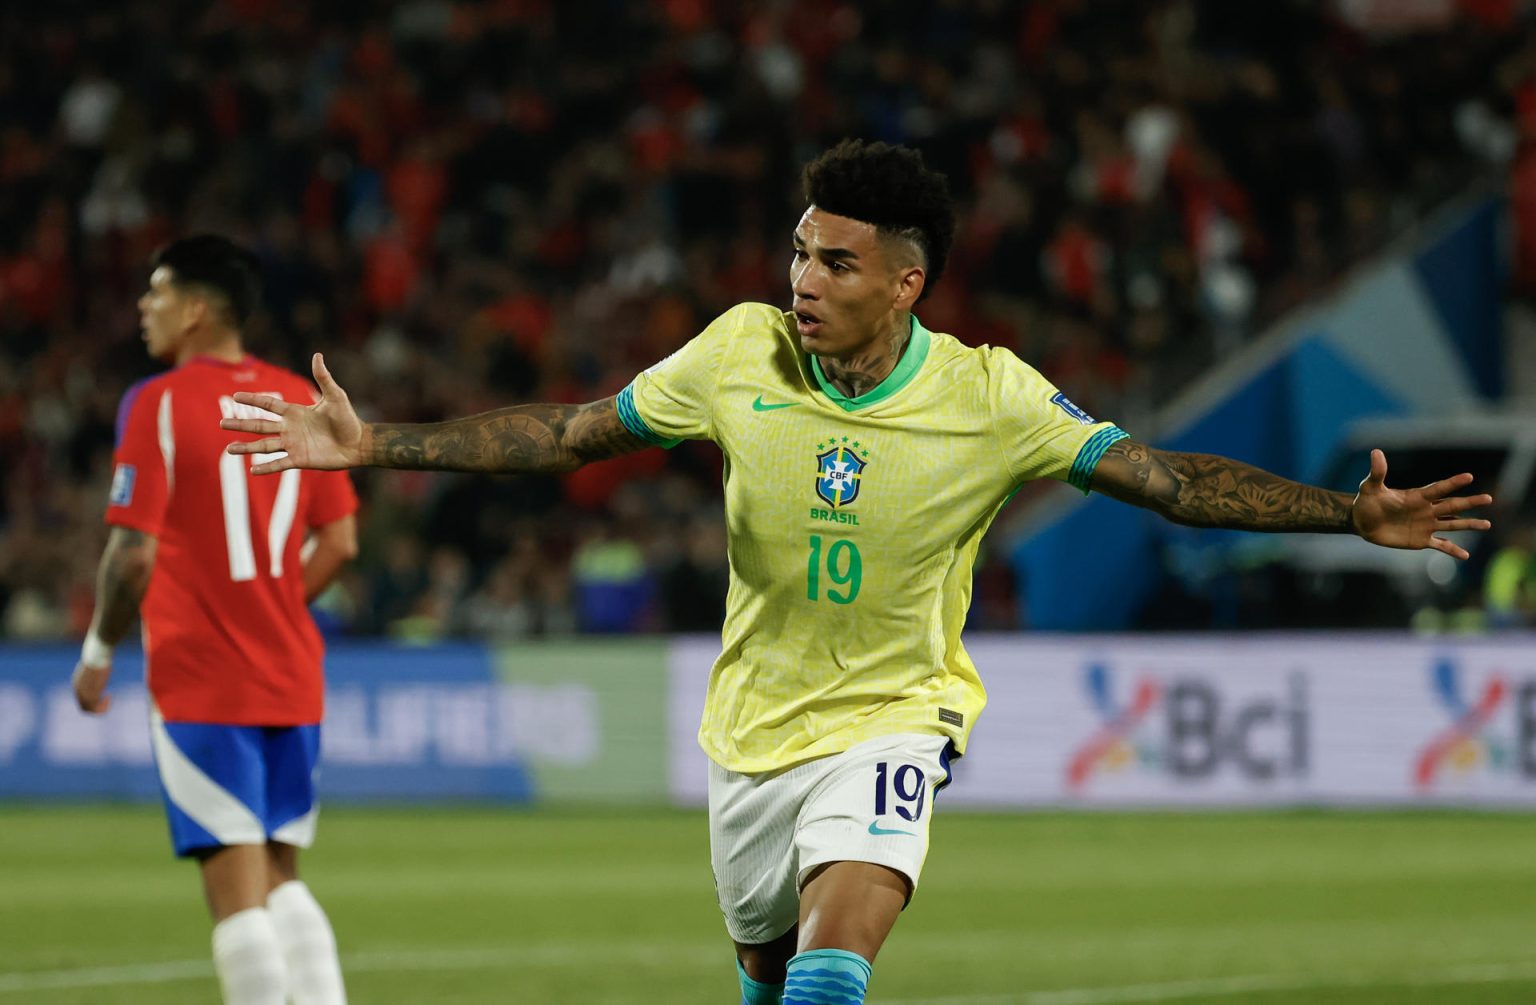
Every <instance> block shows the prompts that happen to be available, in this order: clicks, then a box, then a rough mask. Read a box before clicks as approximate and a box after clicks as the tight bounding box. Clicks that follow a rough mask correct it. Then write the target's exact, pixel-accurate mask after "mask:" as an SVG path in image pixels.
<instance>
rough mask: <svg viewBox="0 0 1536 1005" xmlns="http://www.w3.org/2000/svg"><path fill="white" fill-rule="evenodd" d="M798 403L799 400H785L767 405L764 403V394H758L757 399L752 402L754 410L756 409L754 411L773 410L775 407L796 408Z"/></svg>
mask: <svg viewBox="0 0 1536 1005" xmlns="http://www.w3.org/2000/svg"><path fill="white" fill-rule="evenodd" d="M798 404H800V402H798V401H785V402H781V403H779V404H776V405H767V404H764V403H763V396H762V395H758V396H757V400H756V401H754V402H752V411H754V412H772V411H774V410H775V409H779V408H794V407H795V406H796V405H798Z"/></svg>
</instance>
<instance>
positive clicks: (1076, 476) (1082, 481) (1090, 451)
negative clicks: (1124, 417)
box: [1067, 426, 1131, 495]
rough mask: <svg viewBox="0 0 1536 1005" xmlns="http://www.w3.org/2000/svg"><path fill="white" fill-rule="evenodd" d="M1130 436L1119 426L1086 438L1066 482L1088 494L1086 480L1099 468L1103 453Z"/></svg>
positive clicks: (1105, 429)
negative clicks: (1086, 440)
mask: <svg viewBox="0 0 1536 1005" xmlns="http://www.w3.org/2000/svg"><path fill="white" fill-rule="evenodd" d="M1130 436H1131V434H1130V433H1127V432H1126V431H1125V430H1123V429H1121V428H1120V427H1119V426H1108V427H1106V428H1104V429H1101V430H1099V431H1098V432H1097V433H1094V434H1093V435H1092V436H1091V437H1089V438H1088V442H1087V443H1085V444H1083V449H1081V450H1079V451H1078V452H1077V460H1075V461H1073V462H1072V470H1071V471H1069V472H1068V473H1067V482H1068V484H1070V485H1071V486H1072V487H1073V488H1075V489H1077V490H1078V491H1079V492H1081V493H1082V494H1083V495H1087V494H1088V480H1089V479H1090V478H1092V477H1093V469H1094V468H1096V467H1098V466H1099V459H1100V458H1101V457H1103V456H1104V451H1106V450H1108V449H1109V448H1110V447H1111V446H1112V445H1113V444H1115V443H1118V442H1120V441H1121V440H1126V439H1130Z"/></svg>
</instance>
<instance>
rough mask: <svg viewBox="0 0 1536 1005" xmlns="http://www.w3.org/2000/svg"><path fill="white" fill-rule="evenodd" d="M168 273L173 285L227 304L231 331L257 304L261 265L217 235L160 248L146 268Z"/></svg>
mask: <svg viewBox="0 0 1536 1005" xmlns="http://www.w3.org/2000/svg"><path fill="white" fill-rule="evenodd" d="M162 265H163V266H165V267H166V268H168V269H170V270H171V273H172V276H173V281H174V282H176V283H178V284H180V285H184V286H202V287H206V288H207V289H209V290H212V291H214V292H215V293H218V294H219V295H220V296H222V297H223V298H224V299H225V300H226V301H227V302H228V304H229V314H230V318H231V319H232V320H233V322H234V324H235V327H237V328H238V327H240V326H241V325H243V324H245V322H246V320H247V319H248V318H249V317H250V316H251V313H252V312H253V311H255V310H256V305H257V303H258V302H259V301H260V300H261V263H260V261H259V260H258V259H257V258H256V256H255V255H254V254H252V253H251V252H249V251H247V250H246V249H244V248H242V247H241V246H240V245H238V244H236V243H235V242H234V241H231V240H230V239H229V238H227V237H221V236H220V235H218V234H194V235H192V236H190V237H183V238H179V239H177V240H175V241H172V242H170V243H169V244H166V245H163V246H161V247H160V248H159V249H158V250H156V251H155V253H154V255H153V256H152V257H151V258H150V268H152V269H158V268H159V267H161V266H162Z"/></svg>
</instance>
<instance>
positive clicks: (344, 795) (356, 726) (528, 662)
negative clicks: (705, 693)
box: [0, 642, 666, 803]
mask: <svg viewBox="0 0 1536 1005" xmlns="http://www.w3.org/2000/svg"><path fill="white" fill-rule="evenodd" d="M652 650H655V651H654V652H653V651H652ZM76 654H77V650H76V649H75V648H73V647H70V646H37V647H30V646H29V647H0V799H5V798H10V799H18V798H112V799H151V798H157V797H158V795H159V786H158V782H157V781H156V777H155V771H154V764H153V758H152V755H151V752H150V743H149V733H148V718H149V708H150V704H149V696H148V694H147V692H146V690H145V688H144V685H143V676H144V674H143V659H142V656H141V655H140V653H139V652H138V651H137V650H135V649H131V648H129V647H124V648H123V649H121V650H120V651H119V652H118V654H117V658H116V661H115V665H114V673H113V684H112V687H111V688H110V692H111V694H112V696H113V707H112V710H111V711H110V712H109V713H108V714H107V715H105V716H88V715H84V714H82V713H81V712H80V711H79V710H78V709H77V708H76V707H75V702H74V697H73V695H72V694H71V692H70V688H69V673H70V671H71V669H72V668H73V666H74V661H75V657H76ZM326 668H327V692H326V719H325V725H324V730H323V734H322V756H321V765H322V767H321V772H322V775H321V791H322V793H323V795H324V798H326V799H328V800H339V801H348V800H351V801H359V800H390V801H401V800H477V801H483V800H488V801H497V802H514V803H520V802H529V801H533V800H535V799H538V800H560V799H567V800H583V801H594V802H643V801H655V800H660V799H662V798H664V795H665V792H666V777H665V750H664V746H663V741H664V734H663V731H662V720H663V713H662V707H663V702H664V693H665V675H664V669H663V668H664V655H663V652H662V648H661V646H660V645H659V644H647V643H640V644H635V643H634V642H631V643H630V644H628V645H626V646H623V647H615V646H613V645H602V644H570V645H534V646H520V647H518V648H517V649H516V650H501V651H498V650H493V649H489V648H486V647H484V646H478V645H442V646H431V647H399V646H393V645H387V644H375V645H368V644H355V645H344V646H336V647H333V648H332V649H331V651H330V653H329V654H328V655H327V659H326Z"/></svg>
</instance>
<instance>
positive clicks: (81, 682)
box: [69, 663, 112, 715]
mask: <svg viewBox="0 0 1536 1005" xmlns="http://www.w3.org/2000/svg"><path fill="white" fill-rule="evenodd" d="M111 679H112V664H110V663H108V664H107V665H106V666H104V667H89V666H86V665H85V664H84V663H76V664H75V674H74V676H73V677H71V678H70V681H69V682H70V685H71V686H72V687H73V688H74V689H75V703H76V704H77V705H79V706H80V711H82V712H89V713H91V714H92V715H103V714H105V713H106V711H107V710H108V709H109V708H111V707H112V696H111V695H110V694H107V681H109V680H111Z"/></svg>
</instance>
